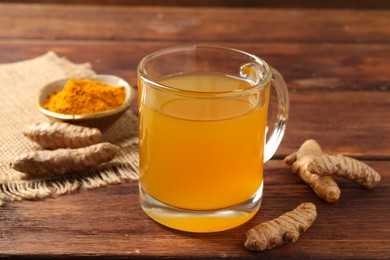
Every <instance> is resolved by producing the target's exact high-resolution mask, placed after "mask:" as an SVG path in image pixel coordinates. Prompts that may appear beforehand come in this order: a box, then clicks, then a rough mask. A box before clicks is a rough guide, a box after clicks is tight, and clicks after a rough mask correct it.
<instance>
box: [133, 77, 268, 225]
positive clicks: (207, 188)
mask: <svg viewBox="0 0 390 260" xmlns="http://www.w3.org/2000/svg"><path fill="white" fill-rule="evenodd" d="M160 83H162V84H164V85H168V86H173V87H177V88H187V89H191V90H197V91H205V90H206V89H204V88H205V87H207V90H208V91H213V92H218V91H231V90H233V89H245V88H248V87H251V85H250V84H249V83H248V82H246V81H243V80H240V79H237V78H233V77H228V76H226V75H222V74H199V73H197V74H185V75H179V76H172V77H169V78H165V79H163V80H161V82H160ZM265 96H266V97H265V98H264V99H265V100H268V99H267V98H268V88H267V90H266V94H265ZM154 98H155V99H154V100H153V102H152V103H151V104H148V103H147V102H145V103H142V104H141V106H140V112H141V113H140V184H141V186H142V188H143V190H144V191H145V192H146V193H147V194H148V195H150V196H152V197H153V198H154V199H156V200H158V201H160V202H162V203H164V204H167V205H169V206H171V207H175V208H180V209H184V210H192V211H206V210H207V211H210V210H221V209H224V208H229V207H233V206H235V205H239V204H240V203H243V202H245V201H246V200H248V199H249V198H251V197H252V196H253V195H254V194H255V193H256V191H258V190H259V188H260V186H261V185H262V182H263V149H264V131H265V124H266V118H267V105H266V104H264V103H259V104H257V105H256V104H251V98H248V97H245V98H237V99H207V100H205V99H190V100H189V99H184V98H181V97H177V96H169V97H167V96H158V94H156V96H155V97H154ZM253 99H254V98H253V97H252V101H253ZM252 103H253V102H252ZM254 103H256V102H254ZM149 215H151V216H152V217H153V218H155V219H156V220H157V221H159V220H160V221H161V222H162V223H164V222H169V220H164V218H165V217H164V216H161V218H160V219H159V217H158V216H156V215H155V213H150V214H149ZM153 215H154V216H153ZM253 215H254V213H253V212H251V213H249V214H244V215H242V214H241V215H240V214H239V216H237V218H234V217H230V218H227V219H226V221H228V222H231V223H230V224H231V225H233V226H234V225H238V224H239V223H242V222H245V221H247V220H248V219H249V218H250V217H252V216H253ZM170 222H172V223H169V224H168V225H169V226H173V227H174V226H175V221H170ZM179 222H180V224H179ZM214 222H215V220H213V219H212V218H210V220H209V221H207V220H206V221H205V220H204V219H203V220H202V221H200V222H199V223H200V224H198V226H197V227H196V228H195V229H197V230H211V229H212V227H207V225H214V224H213V223H214ZM176 223H177V225H181V226H183V225H184V227H183V228H182V227H180V228H179V229H186V220H185V219H184V220H183V219H181V220H180V221H178V222H176ZM236 223H237V224H236ZM187 225H188V229H190V226H191V229H194V225H195V226H196V224H194V222H192V223H191V220H190V219H189V220H188V223H187ZM231 225H230V226H231ZM224 226H229V223H225V224H224ZM192 231H194V230H192ZM195 231H196V230H195Z"/></svg>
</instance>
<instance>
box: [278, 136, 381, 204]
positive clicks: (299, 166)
mask: <svg viewBox="0 0 390 260" xmlns="http://www.w3.org/2000/svg"><path fill="white" fill-rule="evenodd" d="M284 161H285V163H286V164H288V165H292V170H293V171H294V172H295V173H297V174H298V175H299V176H300V177H301V178H302V179H303V180H304V181H305V182H306V183H307V184H309V185H310V187H312V188H313V190H314V191H315V193H316V194H317V195H318V196H319V197H321V198H322V199H324V200H325V201H327V202H335V201H337V200H338V198H339V196H340V190H339V188H338V186H337V183H336V182H335V181H334V179H333V178H332V177H331V176H332V175H336V176H340V177H345V178H348V179H350V180H353V181H355V182H357V183H359V184H361V185H363V186H364V187H365V188H367V189H373V188H374V187H375V186H377V185H378V183H379V182H380V180H381V176H380V175H379V173H377V172H376V171H375V170H374V169H372V168H371V167H369V166H368V165H367V164H365V163H363V162H360V161H358V160H355V159H353V158H350V157H347V156H343V155H329V154H325V153H322V151H321V147H320V146H319V144H318V143H317V142H316V141H315V140H307V141H305V142H304V143H303V144H302V146H301V147H300V148H299V150H298V151H297V152H295V153H293V154H291V155H288V156H287V157H286V158H285V159H284Z"/></svg>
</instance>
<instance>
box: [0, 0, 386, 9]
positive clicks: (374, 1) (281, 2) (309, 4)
mask: <svg viewBox="0 0 390 260" xmlns="http://www.w3.org/2000/svg"><path fill="white" fill-rule="evenodd" d="M2 2H19V3H59V4H77V5H142V6H190V7H191V6H222V7H242V6H244V7H271V8H291V7H293V8H354V9H363V8H364V9H383V8H390V4H389V2H388V1H386V0H371V1H366V0H355V1H353V2H351V1H338V0H328V1H321V0H311V1H308V0H296V1H288V0H275V1H253V0H230V1H226V0H202V1H199V0H186V1H180V0H165V1H161V0H148V1H142V0H83V1H80V0H2Z"/></svg>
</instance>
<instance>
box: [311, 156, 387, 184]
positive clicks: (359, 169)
mask: <svg viewBox="0 0 390 260" xmlns="http://www.w3.org/2000/svg"><path fill="white" fill-rule="evenodd" d="M308 170H309V171H310V172H311V173H314V174H318V175H321V176H327V175H337V176H340V177H345V178H347V179H350V180H352V181H355V182H356V183H359V184H361V185H363V186H364V187H365V188H367V189H373V188H375V187H376V186H377V185H378V183H379V182H380V180H381V176H380V175H379V173H377V172H376V171H375V170H374V169H372V168H371V167H370V166H368V165H367V164H365V163H363V162H361V161H358V160H355V159H353V158H350V157H347V156H343V155H329V154H323V155H322V156H320V157H316V158H313V160H312V162H311V163H310V164H309V165H308Z"/></svg>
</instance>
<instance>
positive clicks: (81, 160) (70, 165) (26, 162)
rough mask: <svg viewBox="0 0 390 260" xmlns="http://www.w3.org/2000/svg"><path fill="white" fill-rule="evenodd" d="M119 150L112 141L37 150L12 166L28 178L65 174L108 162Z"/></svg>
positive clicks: (18, 159)
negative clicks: (69, 147) (67, 147)
mask: <svg viewBox="0 0 390 260" xmlns="http://www.w3.org/2000/svg"><path fill="white" fill-rule="evenodd" d="M118 151H119V147H118V146H116V145H113V144H111V143H99V144H95V145H91V146H87V147H82V148H77V149H57V150H54V151H50V150H42V151H35V152H30V153H28V154H25V155H22V156H20V157H19V158H17V160H16V161H15V162H13V163H12V164H11V167H12V168H14V169H15V170H17V171H20V172H24V173H26V178H34V177H44V176H46V175H54V174H65V173H69V172H76V171H81V170H86V169H89V168H92V167H96V166H98V165H99V164H101V163H104V162H108V161H110V160H112V159H113V158H114V157H115V156H116V154H117V153H118Z"/></svg>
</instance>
